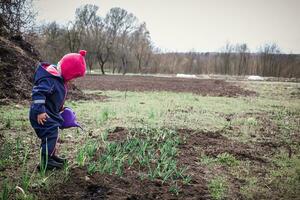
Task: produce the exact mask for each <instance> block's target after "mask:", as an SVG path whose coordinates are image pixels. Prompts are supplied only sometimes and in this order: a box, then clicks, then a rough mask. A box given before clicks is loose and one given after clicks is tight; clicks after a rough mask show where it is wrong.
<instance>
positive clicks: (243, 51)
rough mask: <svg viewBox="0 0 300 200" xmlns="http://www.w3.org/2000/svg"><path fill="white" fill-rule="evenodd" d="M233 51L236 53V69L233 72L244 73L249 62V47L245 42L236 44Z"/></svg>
mask: <svg viewBox="0 0 300 200" xmlns="http://www.w3.org/2000/svg"><path fill="white" fill-rule="evenodd" d="M235 51H236V52H237V54H238V69H237V72H236V73H235V74H238V75H245V74H246V73H247V69H248V62H249V48H248V46H247V44H245V43H244V44H237V45H236V47H235Z"/></svg>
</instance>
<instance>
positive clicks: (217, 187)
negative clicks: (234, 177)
mask: <svg viewBox="0 0 300 200" xmlns="http://www.w3.org/2000/svg"><path fill="white" fill-rule="evenodd" d="M208 189H209V192H210V194H211V197H212V199H215V200H221V199H225V198H226V193H227V190H228V185H227V181H226V179H225V178H224V177H221V176H217V177H215V178H213V179H211V180H210V181H209V183H208Z"/></svg>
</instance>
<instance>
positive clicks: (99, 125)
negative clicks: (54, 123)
mask: <svg viewBox="0 0 300 200" xmlns="http://www.w3.org/2000/svg"><path fill="white" fill-rule="evenodd" d="M77 87H78V88H80V89H82V90H90V91H88V92H87V93H81V92H80V90H74V91H72V92H73V93H72V92H70V93H69V95H70V96H69V99H67V102H66V106H70V107H72V109H73V110H74V111H75V112H76V116H77V117H78V121H79V122H80V124H82V125H83V127H84V129H85V131H81V130H79V129H75V128H74V129H73V128H72V129H67V130H63V131H62V132H60V139H59V140H58V146H59V148H58V155H62V156H64V157H66V158H67V159H68V160H69V163H68V165H65V166H64V169H62V170H55V171H48V172H46V173H45V174H43V173H39V172H37V170H36V166H37V164H38V162H39V161H38V160H39V158H38V157H39V143H40V141H39V140H38V138H37V137H36V135H35V133H34V130H33V129H32V128H31V126H30V124H29V121H28V107H29V105H26V104H24V105H23V104H16V105H15V104H11V105H7V106H2V107H0V113H1V115H0V130H1V133H3V135H1V134H0V151H1V154H0V189H1V188H3V189H1V190H0V195H2V196H3V197H6V198H3V199H45V200H47V199H48V200H56V199H61V200H62V199H72V200H73V199H75V200H76V199H78V200H80V199H87V200H94V199H129V200H137V199H140V200H144V199H195V200H196V199H203V200H204V199H213V200H222V199H272V200H273V199H297V197H298V196H299V195H300V194H299V191H300V190H299V185H300V184H299V180H300V173H299V172H300V169H299V166H300V165H299V164H300V160H299V149H300V148H299V147H300V135H299V122H300V114H299V113H300V110H299V102H298V99H299V85H297V84H281V83H278V84H272V83H268V84H263V83H255V84H251V85H250V84H248V86H247V87H246V84H243V85H241V84H240V85H239V83H230V82H226V81H221V80H198V79H178V78H156V77H140V76H87V77H85V78H84V79H81V80H78V81H77ZM93 90H97V91H93ZM110 90H113V91H110ZM116 90H117V91H116ZM250 90H253V91H250ZM119 91H122V92H119ZM124 91H175V92H170V93H166V92H149V93H145V92H132V93H130V95H127V97H124ZM254 91H255V92H254ZM179 92H187V93H184V94H183V93H179ZM191 93H192V94H191ZM85 94H87V95H86V96H85ZM195 94H196V95H195ZM212 96H213V97H212ZM214 96H215V97H214ZM228 97H233V98H228ZM235 97H239V98H235ZM82 100H84V101H82ZM19 133H23V134H19ZM24 134H25V135H26V137H24ZM17 187H21V188H23V189H24V193H23V192H21V191H20V190H17V189H15V188H17ZM0 197H1V196H0Z"/></svg>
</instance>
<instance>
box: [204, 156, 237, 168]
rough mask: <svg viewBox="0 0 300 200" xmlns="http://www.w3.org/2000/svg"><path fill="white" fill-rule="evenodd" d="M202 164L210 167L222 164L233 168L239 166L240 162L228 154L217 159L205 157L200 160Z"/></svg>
mask: <svg viewBox="0 0 300 200" xmlns="http://www.w3.org/2000/svg"><path fill="white" fill-rule="evenodd" d="M200 162H201V163H202V164H204V165H208V166H211V165H215V164H220V165H224V166H229V167H232V166H236V165H238V164H239V160H237V159H236V158H235V157H234V156H233V155H231V154H229V153H227V152H225V153H222V154H219V155H217V157H216V158H213V157H210V156H206V155H204V156H202V157H201V158H200Z"/></svg>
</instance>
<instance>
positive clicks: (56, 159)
mask: <svg viewBox="0 0 300 200" xmlns="http://www.w3.org/2000/svg"><path fill="white" fill-rule="evenodd" d="M51 158H53V160H55V161H56V162H58V163H63V164H64V163H67V162H68V160H67V159H65V158H61V157H58V156H57V155H53V156H51Z"/></svg>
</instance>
